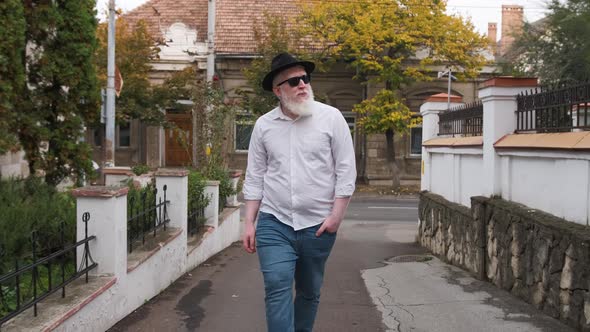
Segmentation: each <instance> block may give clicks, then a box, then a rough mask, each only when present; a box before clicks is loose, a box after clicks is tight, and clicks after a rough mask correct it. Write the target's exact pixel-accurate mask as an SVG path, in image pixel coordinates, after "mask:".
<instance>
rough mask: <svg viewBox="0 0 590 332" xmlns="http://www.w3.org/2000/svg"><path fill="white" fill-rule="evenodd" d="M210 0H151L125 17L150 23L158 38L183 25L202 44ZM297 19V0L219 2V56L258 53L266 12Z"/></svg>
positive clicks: (132, 20) (134, 21) (216, 44)
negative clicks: (256, 28) (258, 37)
mask: <svg viewBox="0 0 590 332" xmlns="http://www.w3.org/2000/svg"><path fill="white" fill-rule="evenodd" d="M207 5H208V1H207V0H150V1H148V2H146V3H145V4H143V5H142V6H140V7H138V8H136V9H134V10H132V11H130V12H129V13H127V14H125V15H124V17H125V18H126V19H127V20H128V21H129V22H130V23H131V24H134V23H136V22H137V21H139V20H140V19H143V20H145V21H146V22H147V23H148V26H149V30H150V32H151V33H152V34H153V35H154V37H161V36H162V32H163V31H164V30H165V29H166V28H167V27H169V26H170V25H171V24H173V23H176V22H182V23H184V24H186V25H188V26H189V27H190V28H192V29H196V30H197V38H198V41H200V42H203V41H205V40H206V39H207ZM265 11H267V12H268V13H269V14H271V15H273V14H274V15H283V16H287V17H293V16H295V15H297V13H299V9H298V6H297V3H296V1H295V0H281V1H277V0H274V1H273V0H217V1H216V25H215V30H216V31H215V34H216V36H215V49H216V52H217V53H218V54H229V55H249V54H254V53H255V51H256V45H255V43H254V26H255V25H256V24H262V19H263V18H264V12H265Z"/></svg>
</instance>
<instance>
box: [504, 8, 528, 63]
mask: <svg viewBox="0 0 590 332" xmlns="http://www.w3.org/2000/svg"><path fill="white" fill-rule="evenodd" d="M523 22H524V21H523V7H522V6H519V5H502V39H501V40H500V55H504V54H506V52H507V51H508V50H509V49H510V46H511V45H512V43H514V39H515V38H514V37H515V36H516V35H518V34H520V33H521V32H522V26H523V25H524V23H523Z"/></svg>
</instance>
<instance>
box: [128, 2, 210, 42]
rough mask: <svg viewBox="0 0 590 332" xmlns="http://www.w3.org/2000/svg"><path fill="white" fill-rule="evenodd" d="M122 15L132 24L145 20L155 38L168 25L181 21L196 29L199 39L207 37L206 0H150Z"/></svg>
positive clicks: (202, 39) (158, 36)
mask: <svg viewBox="0 0 590 332" xmlns="http://www.w3.org/2000/svg"><path fill="white" fill-rule="evenodd" d="M123 17H124V18H125V19H126V20H127V21H129V23H130V24H132V25H134V24H136V23H137V22H138V21H139V20H144V21H146V23H147V25H148V30H149V31H150V33H151V34H152V35H153V36H154V37H156V38H161V37H163V33H164V31H165V30H166V29H167V28H168V27H169V26H170V25H172V24H174V23H177V22H181V23H184V24H186V25H187V26H188V27H189V28H191V29H196V30H197V38H198V39H199V41H205V40H206V39H207V0H150V1H148V2H146V3H144V4H143V5H141V6H139V7H137V8H135V9H134V10H132V11H130V12H129V13H126V14H125V15H123Z"/></svg>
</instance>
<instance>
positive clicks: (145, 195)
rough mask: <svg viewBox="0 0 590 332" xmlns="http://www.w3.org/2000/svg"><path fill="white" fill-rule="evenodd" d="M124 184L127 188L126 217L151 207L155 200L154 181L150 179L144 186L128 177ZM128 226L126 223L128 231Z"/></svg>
mask: <svg viewBox="0 0 590 332" xmlns="http://www.w3.org/2000/svg"><path fill="white" fill-rule="evenodd" d="M125 185H126V186H127V187H128V188H129V191H128V192H127V218H130V217H132V216H134V215H137V214H139V213H141V212H142V211H143V210H145V209H147V208H150V207H153V204H154V203H155V202H156V184H155V182H154V181H150V182H149V183H148V185H147V186H145V187H140V186H137V185H136V184H135V183H134V182H133V179H129V180H127V182H126V183H125ZM130 226H131V225H128V231H129V230H130V229H129V227H130ZM134 230H135V229H134Z"/></svg>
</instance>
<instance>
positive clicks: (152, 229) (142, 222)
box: [127, 185, 170, 253]
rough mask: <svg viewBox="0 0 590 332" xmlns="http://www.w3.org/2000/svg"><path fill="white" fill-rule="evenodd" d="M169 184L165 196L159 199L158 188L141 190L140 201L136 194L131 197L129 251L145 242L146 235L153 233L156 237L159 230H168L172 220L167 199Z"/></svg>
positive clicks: (128, 224) (128, 231) (128, 221)
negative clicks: (169, 216)
mask: <svg viewBox="0 0 590 332" xmlns="http://www.w3.org/2000/svg"><path fill="white" fill-rule="evenodd" d="M148 188H149V187H148ZM166 190H167V186H166V185H164V188H163V196H164V199H163V200H162V197H160V199H159V201H158V200H157V193H158V190H157V189H156V188H153V189H147V190H144V191H142V192H141V195H140V197H139V202H138V201H137V198H136V196H131V197H130V198H129V204H128V214H129V216H130V217H129V218H128V219H127V246H128V250H129V252H130V253H131V252H133V247H134V246H136V245H138V244H139V242H140V241H141V244H142V245H144V244H145V238H146V235H147V236H149V235H150V234H153V236H154V237H155V236H156V234H157V231H158V230H160V229H162V230H164V231H165V230H166V225H167V224H168V223H169V222H170V218H168V203H170V201H169V200H167V199H166Z"/></svg>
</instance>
